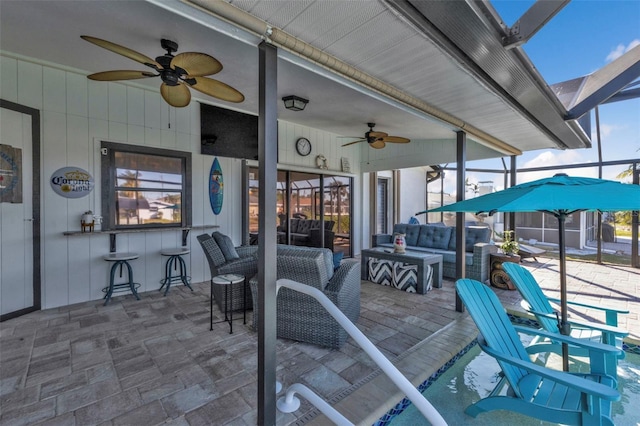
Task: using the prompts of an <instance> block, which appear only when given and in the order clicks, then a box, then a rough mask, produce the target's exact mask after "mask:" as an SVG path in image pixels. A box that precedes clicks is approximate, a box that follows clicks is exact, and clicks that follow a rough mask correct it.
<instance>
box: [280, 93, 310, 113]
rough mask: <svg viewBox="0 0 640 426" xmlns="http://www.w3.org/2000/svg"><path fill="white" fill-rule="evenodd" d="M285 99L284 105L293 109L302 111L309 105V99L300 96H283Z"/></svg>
mask: <svg viewBox="0 0 640 426" xmlns="http://www.w3.org/2000/svg"><path fill="white" fill-rule="evenodd" d="M282 100H283V101H284V107H285V108H286V109H290V110H291V111H302V110H303V109H304V107H306V106H307V104H308V103H309V101H308V100H307V99H303V98H299V97H298V96H293V95H292V96H285V97H284V98H282Z"/></svg>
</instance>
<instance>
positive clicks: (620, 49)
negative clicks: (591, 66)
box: [606, 39, 640, 62]
mask: <svg viewBox="0 0 640 426" xmlns="http://www.w3.org/2000/svg"><path fill="white" fill-rule="evenodd" d="M639 44H640V40H638V39H635V40H633V41H632V42H631V43H629V44H628V45H627V46H626V47H625V46H624V45H623V44H619V45H617V46H616V48H615V49H613V50H612V51H611V52H609V54H608V55H607V57H606V61H607V62H611V61H615V60H616V59H618V58H619V57H620V56H622V55H624V54H625V53H627V52H628V51H629V50H631V49H633V48H634V47H636V46H638V45H639Z"/></svg>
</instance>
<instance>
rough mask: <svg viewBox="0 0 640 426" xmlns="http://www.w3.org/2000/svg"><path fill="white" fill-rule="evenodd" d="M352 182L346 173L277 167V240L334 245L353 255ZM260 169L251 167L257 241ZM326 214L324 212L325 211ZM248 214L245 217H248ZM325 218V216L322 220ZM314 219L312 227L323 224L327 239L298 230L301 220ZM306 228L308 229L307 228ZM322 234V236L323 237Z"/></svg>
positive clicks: (252, 225)
mask: <svg viewBox="0 0 640 426" xmlns="http://www.w3.org/2000/svg"><path fill="white" fill-rule="evenodd" d="M351 185H352V179H351V178H350V177H347V176H336V175H327V174H319V173H307V172H297V171H285V170H280V171H278V184H277V188H276V191H277V192H276V197H277V201H276V205H277V207H276V208H277V217H278V223H276V224H275V226H277V229H278V243H281V244H295V245H310V246H321V245H322V243H324V247H327V248H331V249H332V250H334V251H341V252H343V253H344V255H345V256H351V255H352V250H351V223H352V220H351ZM259 191H260V188H259V182H258V169H257V168H250V169H249V212H248V215H247V216H248V217H249V233H250V242H251V243H254V244H257V235H258V217H259V214H260V212H259V210H258V194H259ZM323 214H324V215H323ZM247 216H245V217H247ZM323 218H324V220H323ZM292 219H302V220H308V221H313V222H311V227H315V228H322V227H324V229H325V232H324V242H322V241H320V244H319V243H318V240H317V239H315V240H314V239H312V238H307V237H306V236H305V235H302V234H303V233H302V232H298V226H297V225H298V224H299V223H300V221H299V220H298V221H295V223H292V222H291V220H292ZM305 232H306V231H305ZM321 238H322V237H321Z"/></svg>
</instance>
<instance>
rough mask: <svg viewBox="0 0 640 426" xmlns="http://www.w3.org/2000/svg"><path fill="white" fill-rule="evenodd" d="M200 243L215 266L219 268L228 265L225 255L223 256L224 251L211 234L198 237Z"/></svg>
mask: <svg viewBox="0 0 640 426" xmlns="http://www.w3.org/2000/svg"><path fill="white" fill-rule="evenodd" d="M198 241H200V244H201V245H202V248H203V249H204V251H205V254H206V255H207V258H209V259H210V261H211V263H213V266H215V267H216V268H218V267H220V266H222V265H224V264H225V263H226V259H225V258H224V254H222V250H220V246H219V245H218V243H216V240H215V238H213V237H212V236H211V235H209V234H202V235H198Z"/></svg>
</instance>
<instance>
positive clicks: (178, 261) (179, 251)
mask: <svg viewBox="0 0 640 426" xmlns="http://www.w3.org/2000/svg"><path fill="white" fill-rule="evenodd" d="M190 252H191V251H190V250H189V249H188V248H187V247H179V248H173V249H163V250H162V251H161V252H160V254H161V255H162V256H169V259H167V263H165V265H164V278H163V279H161V280H160V284H162V285H161V286H160V288H159V289H158V291H160V290H162V288H163V287H164V286H165V285H166V286H167V288H166V289H165V290H164V295H165V296H166V295H167V293H169V287H171V283H173V282H180V281H182V283H183V284H184V285H186V286H187V287H189V289H191V291H193V288H191V284H189V281H190V280H191V277H189V276H187V265H186V264H185V263H184V259H183V258H182V255H184V254H189V253H190ZM178 267H180V274H179V275H175V276H174V275H173V271H176V272H177V271H178Z"/></svg>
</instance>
